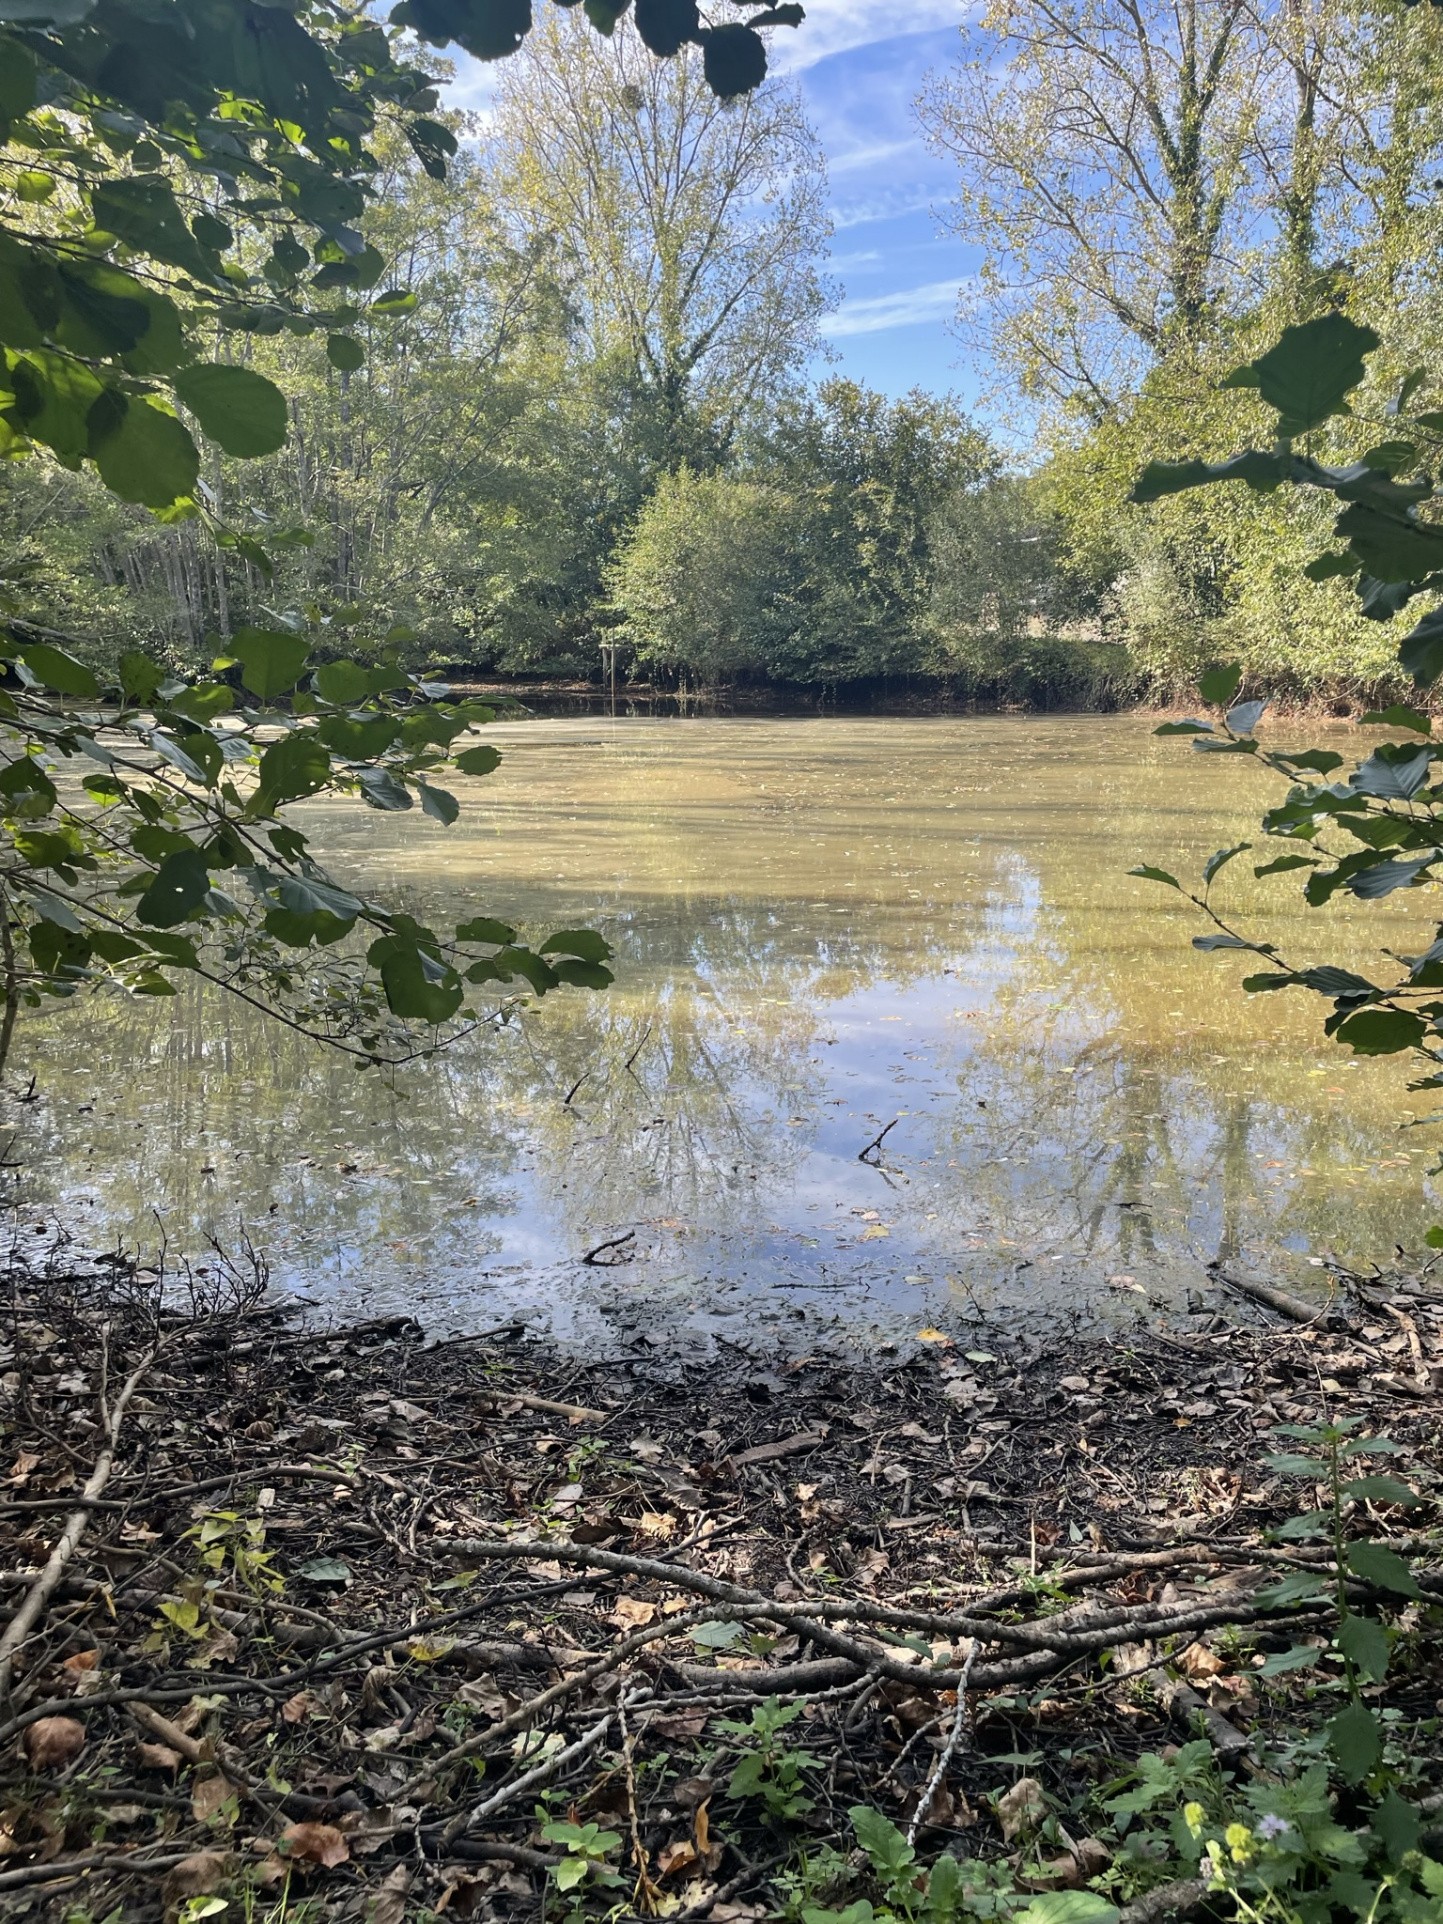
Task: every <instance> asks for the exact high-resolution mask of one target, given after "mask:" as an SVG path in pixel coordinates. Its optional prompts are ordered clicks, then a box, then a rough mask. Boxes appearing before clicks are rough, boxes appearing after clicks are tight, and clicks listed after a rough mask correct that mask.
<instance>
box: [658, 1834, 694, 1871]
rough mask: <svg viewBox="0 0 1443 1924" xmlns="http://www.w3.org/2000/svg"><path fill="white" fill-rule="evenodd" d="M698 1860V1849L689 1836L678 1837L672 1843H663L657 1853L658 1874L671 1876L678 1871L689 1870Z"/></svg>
mask: <svg viewBox="0 0 1443 1924" xmlns="http://www.w3.org/2000/svg"><path fill="white" fill-rule="evenodd" d="M696 1861H697V1849H696V1845H695V1844H693V1842H692V1841H691V1839H690V1838H689V1837H678V1838H676V1839H675V1840H674V1841H673V1842H672V1843H670V1844H663V1845H662V1847H661V1849H660V1850H659V1851H658V1852H657V1854H656V1874H657V1876H658V1877H670V1876H672V1874H673V1873H674V1872H676V1871H684V1870H689V1869H690V1868H691V1866H692V1865H693V1864H694V1863H695V1862H696Z"/></svg>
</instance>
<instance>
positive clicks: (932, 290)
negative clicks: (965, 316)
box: [822, 280, 967, 340]
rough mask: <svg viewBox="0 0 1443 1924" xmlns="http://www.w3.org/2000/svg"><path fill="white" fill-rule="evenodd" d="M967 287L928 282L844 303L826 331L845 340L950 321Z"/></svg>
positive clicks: (825, 324)
mask: <svg viewBox="0 0 1443 1924" xmlns="http://www.w3.org/2000/svg"><path fill="white" fill-rule="evenodd" d="M966 285H967V283H966V282H965V281H959V280H950V281H927V282H926V283H925V284H924V285H923V286H921V287H899V288H898V289H897V290H896V292H895V293H892V294H875V295H871V296H869V297H868V298H867V299H866V300H862V301H844V302H843V304H842V306H841V307H840V308H839V309H838V311H837V312H836V313H835V314H833V315H830V316H829V317H828V319H827V320H825V321H824V322H823V323H822V331H823V333H825V334H826V335H827V336H828V337H829V338H830V339H832V340H843V339H845V338H846V337H847V336H848V335H852V334H882V333H885V332H886V330H887V329H888V328H889V327H912V326H915V325H916V323H917V322H919V321H946V320H950V319H951V317H952V315H953V314H954V313H955V312H956V308H957V296H958V295H959V294H960V293H961V291H962V289H963V287H964V286H966Z"/></svg>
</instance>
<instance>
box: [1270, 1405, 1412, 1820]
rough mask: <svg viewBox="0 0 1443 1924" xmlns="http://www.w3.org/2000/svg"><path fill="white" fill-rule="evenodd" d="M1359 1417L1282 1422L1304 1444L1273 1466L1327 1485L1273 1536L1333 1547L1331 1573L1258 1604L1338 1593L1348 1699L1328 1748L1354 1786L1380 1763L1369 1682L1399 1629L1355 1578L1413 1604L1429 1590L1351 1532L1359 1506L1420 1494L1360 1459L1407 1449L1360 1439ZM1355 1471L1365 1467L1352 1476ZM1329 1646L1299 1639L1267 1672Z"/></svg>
mask: <svg viewBox="0 0 1443 1924" xmlns="http://www.w3.org/2000/svg"><path fill="white" fill-rule="evenodd" d="M1361 1421H1362V1419H1361V1418H1359V1417H1351V1416H1349V1417H1338V1418H1337V1419H1335V1420H1334V1421H1332V1422H1329V1423H1314V1424H1298V1423H1287V1424H1282V1425H1280V1426H1279V1427H1278V1428H1277V1429H1276V1430H1275V1431H1274V1432H1273V1434H1274V1435H1275V1436H1278V1437H1280V1438H1282V1439H1284V1440H1285V1441H1288V1442H1290V1443H1293V1444H1296V1445H1298V1446H1299V1447H1298V1448H1295V1449H1291V1450H1286V1451H1282V1452H1279V1453H1278V1454H1275V1455H1272V1456H1269V1457H1268V1458H1267V1459H1266V1461H1267V1463H1268V1466H1269V1468H1271V1469H1273V1470H1276V1471H1277V1472H1278V1473H1279V1474H1280V1475H1282V1476H1288V1477H1297V1478H1300V1479H1303V1480H1305V1481H1309V1482H1312V1483H1315V1484H1321V1485H1322V1487H1323V1490H1324V1495H1325V1500H1324V1502H1323V1503H1322V1505H1321V1506H1320V1507H1319V1508H1317V1509H1313V1510H1308V1511H1306V1512H1304V1513H1303V1514H1302V1515H1301V1516H1295V1517H1290V1518H1289V1520H1288V1521H1287V1522H1286V1523H1284V1524H1283V1525H1282V1526H1281V1527H1280V1528H1279V1529H1278V1530H1277V1531H1276V1532H1275V1533H1274V1534H1275V1536H1276V1537H1277V1538H1278V1539H1279V1540H1280V1541H1282V1542H1285V1543H1309V1542H1323V1543H1326V1544H1327V1545H1328V1546H1329V1548H1330V1549H1331V1551H1332V1561H1333V1569H1332V1571H1331V1572H1330V1573H1329V1572H1324V1571H1320V1570H1318V1569H1316V1568H1304V1569H1301V1570H1298V1571H1295V1572H1293V1573H1292V1574H1290V1575H1288V1576H1286V1577H1284V1578H1283V1579H1282V1580H1281V1582H1279V1583H1276V1584H1274V1585H1272V1586H1271V1588H1270V1589H1269V1590H1267V1591H1264V1592H1263V1594H1262V1598H1261V1599H1260V1601H1265V1602H1269V1603H1271V1604H1274V1605H1276V1604H1279V1603H1299V1604H1302V1603H1316V1602H1318V1601H1320V1600H1321V1599H1323V1598H1325V1597H1329V1596H1331V1598H1332V1600H1333V1602H1334V1603H1335V1605H1336V1607H1337V1612H1338V1627H1337V1629H1336V1630H1335V1632H1334V1633H1333V1637H1332V1641H1331V1644H1330V1646H1329V1649H1331V1650H1332V1651H1333V1652H1335V1653H1336V1654H1337V1656H1338V1657H1339V1658H1340V1659H1341V1662H1342V1671H1343V1684H1344V1688H1345V1689H1346V1692H1347V1697H1348V1701H1347V1703H1346V1704H1345V1705H1344V1706H1343V1708H1342V1709H1341V1710H1339V1711H1338V1712H1337V1714H1336V1715H1335V1716H1334V1717H1333V1719H1332V1720H1331V1722H1330V1723H1329V1725H1328V1748H1329V1750H1330V1751H1331V1752H1332V1755H1333V1759H1334V1762H1335V1764H1336V1765H1337V1768H1338V1770H1339V1772H1340V1774H1341V1775H1342V1777H1343V1778H1344V1780H1345V1782H1347V1783H1349V1784H1361V1783H1362V1782H1363V1781H1364V1780H1365V1779H1366V1778H1368V1777H1369V1776H1370V1775H1371V1774H1372V1773H1373V1772H1374V1770H1375V1769H1376V1768H1377V1766H1378V1764H1379V1763H1380V1761H1381V1759H1382V1755H1383V1728H1382V1724H1381V1722H1380V1720H1379V1718H1378V1716H1377V1714H1376V1712H1374V1711H1373V1710H1372V1709H1370V1708H1369V1706H1368V1705H1367V1704H1366V1703H1365V1702H1364V1701H1363V1687H1364V1686H1365V1685H1370V1684H1378V1683H1381V1682H1382V1680H1383V1678H1384V1676H1385V1675H1386V1674H1387V1670H1388V1664H1389V1661H1390V1659H1391V1656H1392V1646H1393V1632H1392V1631H1390V1629H1389V1628H1388V1626H1387V1625H1386V1624H1385V1623H1384V1622H1383V1620H1382V1618H1381V1617H1380V1616H1378V1615H1376V1614H1374V1613H1373V1612H1372V1611H1369V1610H1363V1609H1360V1608H1359V1607H1358V1605H1357V1604H1356V1602H1355V1601H1354V1598H1353V1595H1352V1594H1351V1591H1352V1587H1353V1586H1355V1585H1356V1584H1357V1583H1358V1582H1360V1581H1361V1582H1363V1583H1366V1584H1368V1585H1369V1586H1370V1587H1371V1588H1373V1589H1374V1590H1381V1591H1384V1592H1386V1593H1387V1594H1388V1595H1390V1596H1394V1597H1398V1598H1400V1599H1406V1600H1416V1599H1417V1598H1419V1597H1420V1596H1421V1595H1422V1592H1421V1591H1420V1590H1419V1588H1418V1585H1417V1582H1416V1580H1415V1578H1414V1576H1413V1572H1412V1570H1411V1569H1410V1568H1409V1566H1408V1563H1407V1561H1406V1560H1405V1559H1404V1558H1403V1557H1401V1556H1399V1555H1398V1553H1397V1551H1396V1550H1390V1549H1388V1548H1387V1546H1386V1545H1385V1544H1381V1543H1374V1542H1373V1541H1371V1540H1370V1539H1369V1538H1367V1537H1361V1536H1356V1535H1354V1534H1352V1533H1351V1529H1350V1525H1351V1520H1352V1517H1353V1515H1354V1513H1355V1508H1356V1505H1358V1504H1359V1503H1363V1502H1371V1503H1389V1504H1396V1505H1399V1506H1400V1507H1404V1508H1409V1509H1411V1508H1415V1507H1416V1506H1417V1505H1418V1504H1419V1503H1420V1502H1421V1501H1422V1499H1421V1498H1420V1497H1419V1496H1418V1494H1417V1492H1416V1491H1415V1490H1413V1489H1411V1488H1410V1487H1409V1486H1408V1485H1407V1484H1406V1483H1403V1482H1400V1481H1399V1479H1398V1478H1397V1477H1395V1476H1388V1475H1386V1474H1383V1473H1381V1472H1375V1471H1370V1470H1368V1469H1367V1466H1366V1463H1364V1462H1363V1461H1361V1459H1364V1458H1367V1457H1370V1456H1397V1455H1400V1454H1402V1449H1401V1446H1400V1445H1399V1444H1397V1443H1395V1442H1394V1441H1393V1439H1392V1438H1391V1437H1388V1436H1360V1435H1358V1434H1357V1432H1358V1430H1359V1428H1360V1427H1361ZM1355 1472H1361V1473H1360V1474H1355ZM1324 1654H1325V1652H1324V1651H1323V1650H1321V1649H1318V1648H1316V1647H1314V1646H1312V1645H1308V1644H1299V1645H1297V1646H1295V1647H1294V1648H1293V1649H1292V1650H1289V1651H1287V1652H1284V1653H1282V1654H1281V1655H1280V1656H1278V1657H1274V1658H1270V1659H1269V1661H1268V1663H1267V1664H1265V1665H1264V1666H1263V1668H1264V1671H1265V1672H1268V1671H1271V1672H1272V1673H1276V1672H1277V1671H1279V1670H1291V1669H1307V1668H1311V1667H1312V1666H1314V1665H1316V1664H1317V1663H1318V1662H1319V1661H1320V1660H1321V1659H1322V1657H1323V1656H1324Z"/></svg>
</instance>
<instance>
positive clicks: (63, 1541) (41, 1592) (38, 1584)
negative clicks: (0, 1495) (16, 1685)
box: [0, 1343, 160, 1707]
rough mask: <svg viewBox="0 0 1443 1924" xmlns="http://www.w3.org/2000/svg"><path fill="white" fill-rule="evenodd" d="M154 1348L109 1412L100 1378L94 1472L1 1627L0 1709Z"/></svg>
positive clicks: (101, 1484) (76, 1542)
mask: <svg viewBox="0 0 1443 1924" xmlns="http://www.w3.org/2000/svg"><path fill="white" fill-rule="evenodd" d="M159 1349H160V1345H159V1343H156V1344H154V1345H153V1346H152V1347H151V1348H150V1349H148V1350H147V1351H146V1353H145V1355H144V1356H142V1357H141V1359H140V1361H139V1362H138V1363H137V1364H136V1366H135V1368H134V1369H133V1370H132V1371H131V1372H130V1375H129V1376H128V1377H127V1378H126V1379H125V1382H124V1383H123V1384H122V1385H121V1388H120V1394H119V1395H118V1396H117V1397H116V1399H115V1402H114V1404H113V1405H112V1406H111V1407H110V1408H109V1409H107V1408H106V1407H105V1390H104V1385H103V1378H102V1388H101V1392H100V1403H101V1425H102V1428H103V1430H104V1435H105V1442H104V1444H103V1446H102V1448H101V1451H100V1455H99V1456H98V1457H97V1458H96V1459H95V1468H94V1469H93V1470H92V1471H91V1472H90V1476H89V1478H88V1479H87V1481H86V1485H85V1488H84V1489H83V1490H82V1491H81V1493H80V1498H81V1500H80V1504H79V1506H77V1508H75V1509H74V1510H72V1511H71V1512H70V1515H69V1516H68V1517H67V1518H66V1519H65V1527H64V1529H63V1530H62V1531H61V1532H60V1536H59V1538H58V1539H57V1541H56V1544H55V1548H54V1549H53V1550H52V1551H51V1552H50V1555H49V1557H48V1558H47V1559H46V1562H45V1567H44V1568H43V1569H42V1570H41V1572H40V1574H39V1576H38V1577H37V1578H36V1579H35V1581H34V1583H33V1584H32V1585H31V1586H30V1589H29V1590H28V1592H27V1593H26V1595H25V1597H24V1598H23V1600H22V1601H21V1604H20V1607H19V1608H18V1609H17V1610H16V1612H15V1614H14V1616H13V1617H11V1619H10V1621H9V1623H8V1624H7V1625H6V1627H5V1634H4V1636H0V1707H4V1706H6V1705H8V1704H9V1701H10V1689H11V1684H12V1681H13V1679H14V1674H15V1656H16V1653H17V1651H19V1649H20V1647H21V1645H22V1644H23V1643H24V1642H25V1640H26V1638H27V1637H28V1636H29V1635H30V1632H31V1631H32V1630H33V1629H34V1628H35V1626H36V1624H37V1623H38V1622H39V1621H40V1619H41V1617H42V1616H44V1614H45V1609H46V1606H47V1604H48V1603H49V1602H50V1599H51V1597H53V1596H54V1594H55V1592H56V1590H57V1588H58V1587H59V1584H60V1579H61V1578H62V1577H63V1576H64V1575H65V1571H66V1566H67V1565H68V1564H69V1562H70V1559H71V1558H72V1557H73V1556H74V1555H75V1552H76V1551H77V1550H78V1549H79V1547H80V1544H81V1541H82V1539H83V1538H84V1536H85V1532H86V1529H87V1528H88V1526H89V1523H90V1519H91V1517H92V1515H93V1514H94V1512H93V1511H92V1510H91V1509H90V1508H89V1505H90V1504H91V1503H92V1502H93V1501H94V1499H95V1498H96V1497H98V1496H100V1495H102V1494H103V1493H104V1490H105V1486H106V1484H107V1483H108V1482H109V1481H110V1473H111V1471H112V1469H114V1467H115V1451H116V1446H117V1444H118V1442H119V1439H120V1426H121V1424H122V1422H123V1421H124V1420H125V1411H126V1407H127V1405H128V1404H129V1402H130V1399H131V1397H132V1396H133V1395H134V1394H135V1391H136V1388H137V1387H138V1385H139V1383H140V1381H141V1379H142V1377H143V1376H144V1375H145V1372H146V1371H147V1370H148V1369H149V1368H150V1366H151V1364H152V1363H153V1362H154V1361H155V1358H156V1355H157V1353H158V1351H159Z"/></svg>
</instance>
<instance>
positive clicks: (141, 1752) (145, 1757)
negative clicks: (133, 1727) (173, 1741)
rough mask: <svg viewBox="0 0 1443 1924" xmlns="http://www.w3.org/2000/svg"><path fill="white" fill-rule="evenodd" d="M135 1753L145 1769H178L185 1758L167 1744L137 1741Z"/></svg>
mask: <svg viewBox="0 0 1443 1924" xmlns="http://www.w3.org/2000/svg"><path fill="white" fill-rule="evenodd" d="M135 1754H136V1756H137V1757H139V1759H140V1761H141V1763H143V1764H144V1765H145V1767H146V1769H147V1770H179V1769H180V1767H181V1765H182V1764H183V1763H184V1762H185V1759H184V1758H183V1757H182V1756H181V1754H180V1752H179V1751H178V1750H172V1749H171V1747H170V1745H169V1744H147V1743H137V1744H136V1746H135Z"/></svg>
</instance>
